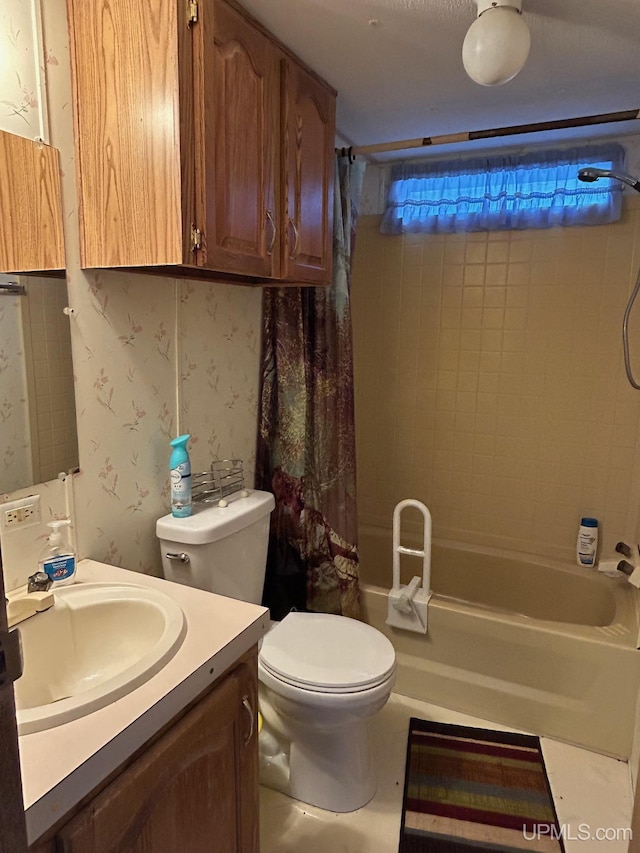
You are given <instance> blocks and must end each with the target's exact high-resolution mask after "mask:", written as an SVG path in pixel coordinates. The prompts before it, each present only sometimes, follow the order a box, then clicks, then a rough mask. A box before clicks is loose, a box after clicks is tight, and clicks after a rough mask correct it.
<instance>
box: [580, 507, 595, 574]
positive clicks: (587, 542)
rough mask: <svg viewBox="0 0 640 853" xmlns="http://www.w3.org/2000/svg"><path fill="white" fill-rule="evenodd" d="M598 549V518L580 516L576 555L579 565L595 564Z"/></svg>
mask: <svg viewBox="0 0 640 853" xmlns="http://www.w3.org/2000/svg"><path fill="white" fill-rule="evenodd" d="M597 550H598V519H597V518H582V519H580V527H579V529H578V543H577V546H576V557H577V560H578V565H579V566H595V564H596V551H597Z"/></svg>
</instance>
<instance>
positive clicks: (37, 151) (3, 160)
mask: <svg viewBox="0 0 640 853" xmlns="http://www.w3.org/2000/svg"><path fill="white" fill-rule="evenodd" d="M0 222H2V228H1V229H0V272H9V273H20V272H45V271H61V272H62V271H63V270H64V267H65V260H64V239H63V232H62V197H61V194H60V162H59V155H58V152H57V150H56V149H55V148H51V146H49V145H44V143H38V142H33V141H32V140H31V139H24V138H23V137H21V136H14V135H13V134H11V133H6V132H4V131H0Z"/></svg>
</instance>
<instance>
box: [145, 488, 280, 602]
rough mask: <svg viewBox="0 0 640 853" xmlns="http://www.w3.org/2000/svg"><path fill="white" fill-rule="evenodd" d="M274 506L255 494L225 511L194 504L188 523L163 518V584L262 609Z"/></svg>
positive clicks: (234, 499) (236, 499) (234, 500)
mask: <svg viewBox="0 0 640 853" xmlns="http://www.w3.org/2000/svg"><path fill="white" fill-rule="evenodd" d="M274 506H275V501H274V498H273V495H272V494H270V493H269V492H260V491H257V490H256V491H252V492H249V493H248V494H247V495H246V496H241V494H238V495H237V496H231V497H230V498H229V499H228V504H227V506H224V507H221V506H211V505H207V504H197V503H195V504H194V505H193V514H192V515H191V516H189V518H174V516H172V515H165V516H163V518H159V519H158V521H157V522H156V536H157V537H158V539H159V540H160V549H161V553H162V568H163V570H164V576H165V578H166V579H167V580H170V581H176V582H177V583H182V584H186V585H187V586H193V587H197V588H198V589H205V590H208V591H209V592H217V593H218V594H219V595H227V596H229V597H230V598H239V599H241V600H242V601H250V602H252V603H254V604H260V602H261V599H262V588H263V586H264V573H265V566H266V562H267V545H268V541H269V516H270V514H271V511H272V510H273V508H274Z"/></svg>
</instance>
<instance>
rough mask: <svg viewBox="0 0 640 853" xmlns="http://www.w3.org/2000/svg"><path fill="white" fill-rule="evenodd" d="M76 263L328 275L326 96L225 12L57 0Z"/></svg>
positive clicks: (274, 45)
mask: <svg viewBox="0 0 640 853" xmlns="http://www.w3.org/2000/svg"><path fill="white" fill-rule="evenodd" d="M68 7H69V20H70V34H71V39H70V40H71V54H72V72H73V88H74V116H75V136H76V148H77V177H78V192H79V208H80V239H81V247H80V248H81V263H82V266H83V267H84V268H92V267H125V268H141V269H144V270H147V271H161V272H164V273H167V274H171V275H182V276H188V277H195V276H199V277H204V278H207V279H210V280H216V279H217V280H227V281H230V280H236V281H239V282H252V283H257V284H277V285H283V284H326V283H328V282H329V281H330V278H331V245H332V218H333V169H334V165H333V161H334V136H335V92H334V91H333V90H332V89H331V88H329V87H328V86H327V84H326V83H324V82H323V81H322V80H320V78H319V77H318V76H317V75H315V74H314V73H313V72H312V71H311V70H310V69H308V68H306V67H305V66H304V65H303V64H302V63H301V62H300V61H299V60H298V59H297V58H296V57H295V56H293V54H291V52H290V51H289V50H288V49H287V48H286V47H285V46H283V45H282V44H280V43H279V42H278V41H277V40H276V39H275V38H274V37H273V36H272V35H271V34H270V33H268V32H267V31H266V30H265V29H264V28H263V27H261V26H260V25H259V24H258V23H257V22H256V21H254V20H253V19H252V18H251V17H249V16H248V15H247V14H246V13H245V12H244V11H243V10H242V9H241V8H240V7H239V6H237V5H236V4H235V3H233V2H229V0H197V2H189V3H187V2H183V0H174V2H167V0H147V2H145V3H144V4H140V3H131V2H130V0H110V2H109V4H108V5H105V4H96V3H87V2H85V0H68Z"/></svg>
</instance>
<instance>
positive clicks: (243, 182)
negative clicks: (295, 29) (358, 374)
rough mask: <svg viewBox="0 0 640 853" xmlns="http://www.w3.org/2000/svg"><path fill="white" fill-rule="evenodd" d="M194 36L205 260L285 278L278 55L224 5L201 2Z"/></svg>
mask: <svg viewBox="0 0 640 853" xmlns="http://www.w3.org/2000/svg"><path fill="white" fill-rule="evenodd" d="M201 6H202V12H201V20H200V24H201V25H200V28H199V30H198V32H197V33H196V32H195V31H194V34H195V35H197V37H198V45H197V47H195V46H194V49H195V50H196V53H197V54H198V53H199V61H198V55H196V61H195V64H194V70H195V75H196V79H197V86H196V90H200V91H201V99H200V102H201V103H202V104H203V109H202V110H201V111H200V115H199V127H198V128H197V131H196V162H197V167H196V168H197V172H196V184H197V185H199V187H200V197H199V205H200V213H199V214H198V222H199V223H203V225H202V226H201V228H202V230H203V232H204V233H203V235H202V251H201V252H200V259H199V263H201V264H202V265H203V266H205V267H208V268H210V269H217V270H222V271H226V272H231V273H237V274H240V275H255V276H267V277H277V276H278V275H279V274H280V256H279V249H280V247H279V233H278V230H277V229H278V223H277V218H278V207H277V202H278V196H277V194H276V166H277V163H278V156H279V141H278V133H279V120H280V117H279V99H278V92H279V89H278V70H279V69H278V54H277V52H276V49H275V47H274V46H273V44H272V42H271V41H270V40H269V39H268V38H267V36H266V35H265V34H264V33H262V32H261V31H260V30H259V29H257V28H256V27H254V26H253V25H252V24H251V23H250V22H249V21H248V20H247V19H245V18H244V16H243V15H242V14H241V13H240V12H238V11H237V10H236V9H234V8H232V7H231V6H229V5H227V4H226V3H225V2H222V0H217V2H215V3H214V4H213V13H214V17H213V21H212V20H211V18H210V15H211V8H210V7H207V4H204V3H203V4H201Z"/></svg>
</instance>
